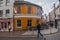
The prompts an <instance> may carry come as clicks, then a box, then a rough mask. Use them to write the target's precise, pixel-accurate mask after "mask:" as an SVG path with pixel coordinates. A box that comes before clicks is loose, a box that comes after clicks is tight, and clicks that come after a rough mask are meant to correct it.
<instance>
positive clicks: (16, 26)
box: [16, 20, 22, 28]
mask: <svg viewBox="0 0 60 40" xmlns="http://www.w3.org/2000/svg"><path fill="white" fill-rule="evenodd" d="M17 21H18V20H16V27H17V28H22V21H21V20H19V21H20V22H21V23H20V26H18V25H17Z"/></svg>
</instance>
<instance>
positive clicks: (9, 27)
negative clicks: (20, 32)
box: [8, 24, 11, 32]
mask: <svg viewBox="0 0 60 40" xmlns="http://www.w3.org/2000/svg"><path fill="white" fill-rule="evenodd" d="M8 30H9V32H10V31H11V26H10V24H9V25H8Z"/></svg>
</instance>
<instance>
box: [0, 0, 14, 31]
mask: <svg viewBox="0 0 60 40" xmlns="http://www.w3.org/2000/svg"><path fill="white" fill-rule="evenodd" d="M13 3H14V0H0V30H1V31H8V27H9V25H10V26H11V28H12V30H13V5H14V4H13ZM12 30H11V31H12Z"/></svg>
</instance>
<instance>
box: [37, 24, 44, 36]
mask: <svg viewBox="0 0 60 40" xmlns="http://www.w3.org/2000/svg"><path fill="white" fill-rule="evenodd" d="M41 26H42V25H41V24H39V23H38V24H37V30H38V35H37V36H38V37H39V35H41V36H42V37H43V34H41Z"/></svg>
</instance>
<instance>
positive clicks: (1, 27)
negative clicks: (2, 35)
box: [0, 19, 13, 31]
mask: <svg viewBox="0 0 60 40" xmlns="http://www.w3.org/2000/svg"><path fill="white" fill-rule="evenodd" d="M12 21H13V20H12V19H1V20H0V31H8V27H9V24H10V26H11V27H12V28H13V23H12ZM11 30H12V29H11Z"/></svg>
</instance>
